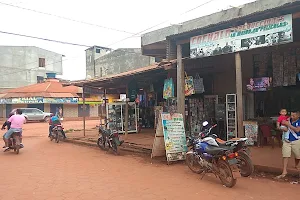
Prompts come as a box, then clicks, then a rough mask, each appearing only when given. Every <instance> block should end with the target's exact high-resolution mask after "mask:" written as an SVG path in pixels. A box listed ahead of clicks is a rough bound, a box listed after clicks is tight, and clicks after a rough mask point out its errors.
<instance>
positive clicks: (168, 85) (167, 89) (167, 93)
mask: <svg viewBox="0 0 300 200" xmlns="http://www.w3.org/2000/svg"><path fill="white" fill-rule="evenodd" d="M163 97H164V99H168V98H171V97H174V83H173V79H172V78H169V79H166V80H165V82H164V91H163Z"/></svg>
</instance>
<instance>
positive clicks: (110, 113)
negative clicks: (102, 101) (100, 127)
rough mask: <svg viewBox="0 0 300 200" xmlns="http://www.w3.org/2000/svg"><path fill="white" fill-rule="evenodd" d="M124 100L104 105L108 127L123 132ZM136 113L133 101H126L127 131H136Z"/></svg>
mask: <svg viewBox="0 0 300 200" xmlns="http://www.w3.org/2000/svg"><path fill="white" fill-rule="evenodd" d="M125 107H126V103H125V102H118V103H108V104H107V105H106V113H107V119H108V120H109V123H108V128H110V129H112V130H117V131H118V132H119V133H125ZM137 121H138V113H137V108H136V104H135V103H134V102H129V103H128V133H137V130H138V128H137V127H138V126H137Z"/></svg>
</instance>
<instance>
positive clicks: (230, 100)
mask: <svg viewBox="0 0 300 200" xmlns="http://www.w3.org/2000/svg"><path fill="white" fill-rule="evenodd" d="M226 127H227V140H230V139H232V138H234V137H237V119H236V94H226Z"/></svg>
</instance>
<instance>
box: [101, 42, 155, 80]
mask: <svg viewBox="0 0 300 200" xmlns="http://www.w3.org/2000/svg"><path fill="white" fill-rule="evenodd" d="M154 62H155V58H154V57H149V56H143V55H142V52H141V49H139V48H130V49H129V48H128V49H117V50H115V51H113V52H111V53H109V54H106V55H103V56H101V57H99V58H97V59H96V60H95V66H96V67H95V76H96V77H105V76H109V75H114V74H120V73H123V72H127V71H130V70H134V69H138V68H141V67H145V66H149V65H151V64H153V63H154Z"/></svg>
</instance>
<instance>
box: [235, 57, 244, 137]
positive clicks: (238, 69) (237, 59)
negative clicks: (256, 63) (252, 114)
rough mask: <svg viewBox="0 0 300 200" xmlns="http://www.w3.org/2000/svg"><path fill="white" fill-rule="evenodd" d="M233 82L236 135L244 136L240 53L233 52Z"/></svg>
mask: <svg viewBox="0 0 300 200" xmlns="http://www.w3.org/2000/svg"><path fill="white" fill-rule="evenodd" d="M235 82H236V97H237V99H236V101H237V108H236V110H237V112H236V113H237V127H238V128H237V131H238V132H237V136H238V137H243V136H244V127H243V118H244V110H243V81H242V61H241V54H240V53H236V54H235Z"/></svg>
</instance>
